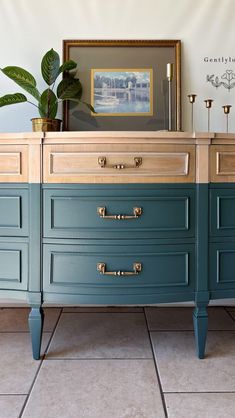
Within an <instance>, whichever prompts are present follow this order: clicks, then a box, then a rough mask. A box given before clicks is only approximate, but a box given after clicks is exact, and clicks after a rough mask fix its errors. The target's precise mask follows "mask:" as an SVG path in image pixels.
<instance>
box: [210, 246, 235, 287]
mask: <svg viewBox="0 0 235 418" xmlns="http://www.w3.org/2000/svg"><path fill="white" fill-rule="evenodd" d="M232 289H235V242H223V243H213V244H211V245H210V290H232Z"/></svg>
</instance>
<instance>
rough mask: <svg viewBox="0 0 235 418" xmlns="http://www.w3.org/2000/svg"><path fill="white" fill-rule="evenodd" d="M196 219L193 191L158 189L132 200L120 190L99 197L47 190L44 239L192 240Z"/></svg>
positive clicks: (90, 193)
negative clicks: (175, 238)
mask: <svg viewBox="0 0 235 418" xmlns="http://www.w3.org/2000/svg"><path fill="white" fill-rule="evenodd" d="M106 193H107V192H106ZM131 193H132V194H133V191H132V192H130V194H131ZM139 193H141V191H140V192H139ZM142 193H143V191H142ZM96 194H97V192H96ZM112 194H114V193H113V192H112ZM135 208H138V210H139V211H138V212H135ZM136 213H137V216H136ZM135 216H136V217H135ZM115 217H116V218H115ZM113 218H115V219H113ZM193 220H194V190H190V189H187V190H172V189H171V190H161V191H160V190H158V191H156V190H155V191H154V192H152V195H149V196H148V195H146V193H145V195H144V196H141V195H139V196H138V194H137V193H136V192H135V195H134V194H133V196H131V195H129V197H128V196H124V195H123V194H122V193H121V192H120V191H119V192H117V193H115V197H111V196H110V195H106V196H105V194H104V196H103V197H101V196H100V193H99V198H97V197H96V196H95V192H94V191H93V193H92V191H90V192H89V191H87V192H86V193H84V192H82V191H76V190H44V236H45V237H57V238H60V237H61V238H86V237H87V238H88V237H94V238H105V237H108V236H110V237H112V236H113V234H114V233H115V237H116V238H117V236H118V237H120V238H123V237H129V236H130V234H134V236H140V237H144V236H146V237H147V238H148V237H150V236H152V237H156V238H164V237H165V238H167V237H192V236H193V235H194V227H193V226H194V221H193Z"/></svg>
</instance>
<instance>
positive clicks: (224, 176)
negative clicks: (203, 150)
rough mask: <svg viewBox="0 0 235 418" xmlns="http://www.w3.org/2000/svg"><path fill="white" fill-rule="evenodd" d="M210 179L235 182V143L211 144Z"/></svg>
mask: <svg viewBox="0 0 235 418" xmlns="http://www.w3.org/2000/svg"><path fill="white" fill-rule="evenodd" d="M210 181H211V182H215V183H222V182H235V145H227V144H226V145H211V149H210Z"/></svg>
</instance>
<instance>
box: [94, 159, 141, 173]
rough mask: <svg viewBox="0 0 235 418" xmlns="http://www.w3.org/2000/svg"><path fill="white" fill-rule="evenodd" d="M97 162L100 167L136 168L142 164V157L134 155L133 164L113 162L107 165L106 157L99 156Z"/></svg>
mask: <svg viewBox="0 0 235 418" xmlns="http://www.w3.org/2000/svg"><path fill="white" fill-rule="evenodd" d="M98 164H99V166H100V167H101V168H114V169H116V170H123V169H124V168H138V167H139V166H140V165H141V164H142V157H134V164H133V165H131V164H123V163H119V164H114V165H108V164H107V159H106V157H99V158H98Z"/></svg>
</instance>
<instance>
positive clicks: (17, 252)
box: [0, 242, 28, 290]
mask: <svg viewBox="0 0 235 418" xmlns="http://www.w3.org/2000/svg"><path fill="white" fill-rule="evenodd" d="M0 266H1V269H0V289H11V290H27V286H28V245H27V244H23V243H9V242H0Z"/></svg>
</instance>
